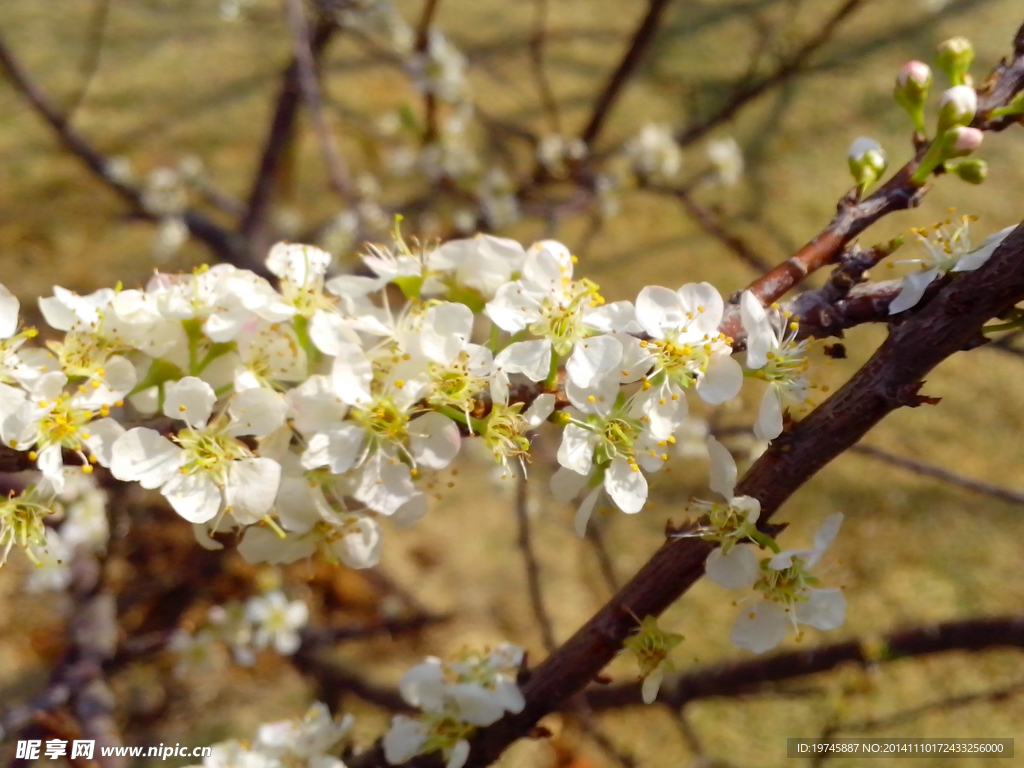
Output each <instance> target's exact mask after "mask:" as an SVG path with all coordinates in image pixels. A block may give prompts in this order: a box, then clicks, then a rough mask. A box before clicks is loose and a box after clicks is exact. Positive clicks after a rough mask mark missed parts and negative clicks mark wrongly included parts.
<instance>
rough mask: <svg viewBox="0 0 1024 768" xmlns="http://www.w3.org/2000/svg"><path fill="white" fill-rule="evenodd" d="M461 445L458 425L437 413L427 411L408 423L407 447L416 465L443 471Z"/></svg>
mask: <svg viewBox="0 0 1024 768" xmlns="http://www.w3.org/2000/svg"><path fill="white" fill-rule="evenodd" d="M461 444H462V438H461V437H460V436H459V427H458V425H457V424H456V423H455V422H454V421H452V420H451V419H449V418H448V417H447V416H445V415H444V414H441V413H438V412H437V411H428V412H427V413H425V414H423V415H422V416H419V417H417V418H415V419H413V420H412V421H410V422H409V447H410V448H411V449H412V455H413V458H414V459H415V461H416V464H417V465H420V466H424V467H427V468H428V469H444V468H445V467H447V466H448V465H449V464H451V462H452V459H454V458H455V456H456V455H457V454H458V452H459V446H460V445H461Z"/></svg>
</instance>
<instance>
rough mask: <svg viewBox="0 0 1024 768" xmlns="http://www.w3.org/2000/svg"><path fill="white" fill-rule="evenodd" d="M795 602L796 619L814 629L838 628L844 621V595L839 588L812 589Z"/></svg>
mask: <svg viewBox="0 0 1024 768" xmlns="http://www.w3.org/2000/svg"><path fill="white" fill-rule="evenodd" d="M806 597H807V599H806V600H802V601H800V602H798V603H797V604H796V608H795V610H796V620H797V621H798V622H800V623H801V624H808V625H809V626H812V627H814V628H815V629H820V630H823V631H828V630H830V629H839V627H841V626H843V623H844V622H845V621H846V595H844V594H843V590H841V589H835V588H830V589H812V590H811V591H810V592H809V593H808V594H807V595H806Z"/></svg>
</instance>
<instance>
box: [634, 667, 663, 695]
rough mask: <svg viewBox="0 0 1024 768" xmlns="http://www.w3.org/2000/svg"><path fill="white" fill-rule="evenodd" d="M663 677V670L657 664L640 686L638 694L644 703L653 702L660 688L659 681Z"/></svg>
mask: <svg viewBox="0 0 1024 768" xmlns="http://www.w3.org/2000/svg"><path fill="white" fill-rule="evenodd" d="M664 679H665V670H664V669H663V668H662V666H661V665H660V664H659V665H658V666H657V667H655V668H654V671H652V672H651V674H649V675H648V676H647V677H645V678H644V684H643V685H642V686H640V694H641V696H643V700H644V704H653V703H654V700H655V699H657V698H658V691H659V690H661V683H662V681H663V680H664Z"/></svg>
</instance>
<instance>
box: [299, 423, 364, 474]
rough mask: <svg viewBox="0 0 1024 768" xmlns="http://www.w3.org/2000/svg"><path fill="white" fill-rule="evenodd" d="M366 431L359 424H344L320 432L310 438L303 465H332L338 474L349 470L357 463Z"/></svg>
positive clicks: (308, 466) (309, 467)
mask: <svg viewBox="0 0 1024 768" xmlns="http://www.w3.org/2000/svg"><path fill="white" fill-rule="evenodd" d="M365 440H366V432H365V430H363V428H362V427H360V426H359V425H358V424H342V425H341V426H340V427H337V428H336V429H330V430H328V431H327V432H318V433H316V434H315V435H313V437H311V438H310V439H309V443H308V445H307V448H306V450H305V452H304V453H303V454H302V466H303V467H305V468H306V469H316V468H317V467H330V468H331V472H333V473H334V474H336V475H340V474H343V473H344V472H347V471H348V470H349V469H351V468H352V466H353V465H354V464H355V463H356V459H358V458H359V453H360V451H361V450H362V447H363V443H364V442H365Z"/></svg>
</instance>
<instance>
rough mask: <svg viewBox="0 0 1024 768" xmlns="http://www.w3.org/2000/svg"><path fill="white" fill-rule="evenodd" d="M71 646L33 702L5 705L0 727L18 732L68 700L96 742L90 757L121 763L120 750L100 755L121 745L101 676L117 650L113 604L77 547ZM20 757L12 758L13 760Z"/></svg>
mask: <svg viewBox="0 0 1024 768" xmlns="http://www.w3.org/2000/svg"><path fill="white" fill-rule="evenodd" d="M70 567H71V573H72V580H71V587H70V593H71V603H72V612H71V621H70V626H69V630H68V636H69V640H70V648H69V649H68V651H67V652H66V654H65V655H64V658H63V659H61V660H60V661H59V662H58V663H57V666H56V668H55V669H54V671H53V673H52V675H51V676H50V680H49V682H48V684H47V686H46V690H45V691H44V692H43V694H42V695H41V696H40V697H39V698H38V699H37V700H36V701H35V702H34V703H33V704H31V705H29V706H27V707H21V708H18V709H15V710H12V711H9V712H8V713H7V714H6V715H4V716H3V718H2V719H0V724H2V726H3V732H4V733H5V734H7V735H8V736H16V734H18V733H19V732H21V731H22V730H23V729H25V728H29V727H31V726H33V725H34V724H38V725H42V726H43V728H44V729H45V728H46V724H47V723H48V722H50V721H49V720H48V717H47V714H48V713H49V712H51V711H52V710H54V709H56V708H58V707H62V706H67V707H68V708H69V709H70V711H71V713H72V714H73V716H74V720H75V724H76V725H77V727H78V729H79V730H80V732H81V733H80V737H81V738H84V739H93V740H95V742H96V748H95V755H94V759H95V760H96V762H97V763H98V764H99V765H100V766H101V768H124V766H126V765H127V761H126V760H125V758H124V757H120V756H104V755H103V754H102V752H101V749H102V748H104V747H118V746H122V744H123V742H122V740H121V735H120V733H119V732H118V728H117V724H116V722H115V721H114V714H113V712H114V703H115V702H114V694H113V692H112V691H111V690H110V687H109V686H108V685H107V683H106V680H105V679H104V665H105V664H106V663H107V662H109V661H110V660H111V659H112V658H113V657H114V653H115V651H116V650H117V642H118V624H117V606H116V601H115V599H114V596H113V595H112V594H111V593H110V592H108V591H107V590H106V589H104V587H103V583H102V581H103V574H102V570H103V569H102V566H101V564H100V562H99V560H98V559H97V558H96V557H95V556H94V555H92V554H90V553H88V552H86V551H85V550H83V549H79V550H78V551H77V552H76V553H75V555H74V558H73V559H72V561H71V565H70ZM23 762H24V761H18V760H15V761H14V762H13V763H12V765H18V764H20V763H23Z"/></svg>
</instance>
